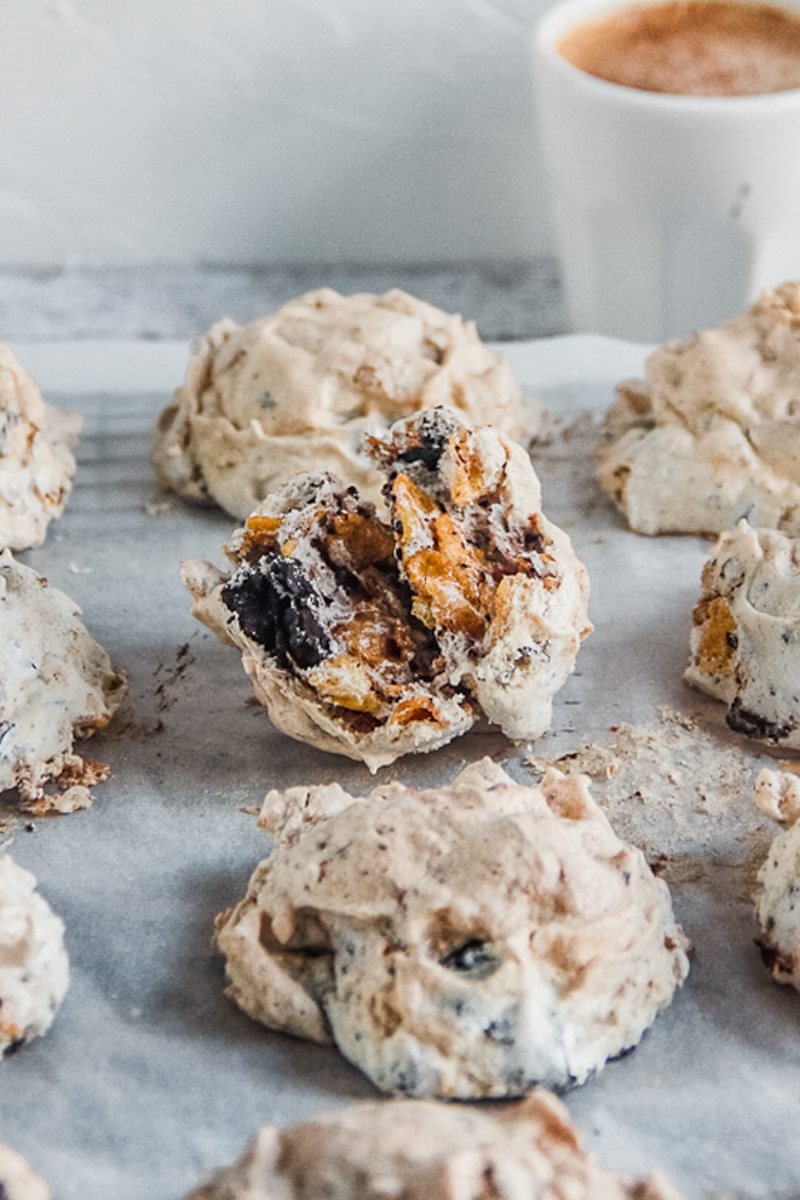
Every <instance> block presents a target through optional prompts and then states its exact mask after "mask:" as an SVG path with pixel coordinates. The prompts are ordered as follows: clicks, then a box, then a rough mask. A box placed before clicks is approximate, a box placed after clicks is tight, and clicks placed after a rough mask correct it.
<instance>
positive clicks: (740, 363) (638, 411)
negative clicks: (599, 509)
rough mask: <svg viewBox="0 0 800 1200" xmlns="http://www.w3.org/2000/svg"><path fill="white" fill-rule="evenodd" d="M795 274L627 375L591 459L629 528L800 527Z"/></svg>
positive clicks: (799, 308) (799, 295)
mask: <svg viewBox="0 0 800 1200" xmlns="http://www.w3.org/2000/svg"><path fill="white" fill-rule="evenodd" d="M799 395H800V283H786V284H783V286H781V287H779V288H777V289H776V290H775V291H773V292H766V293H765V294H764V295H762V296H761V298H760V299H759V300H758V301H757V302H756V303H755V304H754V305H753V306H752V307H751V309H750V310H749V312H748V313H746V314H745V315H743V316H738V317H735V318H734V319H733V320H730V321H728V322H726V323H725V324H724V325H722V326H720V327H719V328H717V329H708V330H704V331H703V332H702V333H697V334H695V335H694V337H692V338H690V339H688V340H687V341H672V342H667V343H665V344H664V345H662V346H660V347H658V349H657V350H655V351H654V353H652V354H651V355H650V357H649V358H648V360H647V364H646V380H641V381H639V380H637V381H633V382H626V383H623V384H621V385H620V386H619V388H618V399H617V402H616V404H614V405H613V406H612V408H611V409H610V411H609V413H608V416H607V418H606V422H605V427H604V440H603V442H602V444H601V447H600V450H599V453H598V460H599V471H598V477H599V480H600V483H601V485H602V487H603V489H604V491H606V492H607V493H608V495H609V496H610V497H611V499H612V500H613V501H614V503H615V504H616V505H617V507H618V508H619V509H620V510H621V511H622V513H623V514H624V515H625V517H626V519H627V521H628V524H629V525H630V527H631V528H632V529H633V530H635V531H636V532H637V533H644V534H658V533H721V532H723V531H724V530H726V529H730V528H732V527H733V526H734V525H735V524H736V523H737V521H739V519H740V518H742V517H747V518H748V520H749V521H750V522H751V523H752V524H753V525H758V526H761V527H764V528H770V529H781V530H784V531H785V532H786V533H789V534H791V535H793V536H796V535H799V534H800V449H798V446H800V403H798V396H799Z"/></svg>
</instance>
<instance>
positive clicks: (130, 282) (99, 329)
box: [0, 258, 564, 341]
mask: <svg viewBox="0 0 800 1200" xmlns="http://www.w3.org/2000/svg"><path fill="white" fill-rule="evenodd" d="M323 286H327V287H333V288H336V289H337V290H338V291H342V292H355V291H377V292H381V291H385V290H387V289H388V288H391V287H401V288H405V289H406V290H407V291H409V292H412V293H413V294H414V295H417V296H420V297H422V298H423V299H425V300H429V301H430V302H431V303H433V304H437V305H439V306H440V307H442V308H444V309H447V310H448V311H451V312H460V313H462V314H463V315H464V316H465V317H469V318H470V319H472V320H474V321H475V322H476V323H477V325H478V329H479V330H480V332H481V334H482V336H483V337H485V338H487V339H490V340H496V341H500V340H504V339H518V338H533V337H544V336H547V335H548V334H554V333H563V332H564V323H563V317H562V309H561V296H560V291H559V285H558V271H557V267H556V264H555V263H554V261H553V260H552V259H549V258H547V259H539V260H537V261H534V262H504V263H482V264H476V263H466V264H461V265H455V266H446V267H442V266H392V265H384V266H371V267H352V266H325V265H319V266H313V267H312V266H307V267H291V266H276V267H250V268H248V267H214V266H198V267H102V268H94V269H90V268H80V269H78V268H70V269H64V270H30V271H21V270H13V271H11V270H0V337H2V338H4V339H7V340H9V341H34V340H42V341H50V340H67V339H76V338H77V339H86V338H147V339H163V338H189V337H192V336H193V335H194V334H196V333H198V332H200V331H202V330H204V329H206V328H208V326H209V325H211V324H212V322H214V321H216V320H217V319H218V318H219V317H221V316H224V315H227V316H230V317H233V318H235V319H236V320H238V321H249V320H252V319H254V318H255V317H260V316H264V315H265V314H266V313H269V312H272V311H273V310H274V309H275V308H277V307H279V306H280V305H281V304H283V303H285V302H286V301H287V300H289V299H291V297H292V296H296V295H298V294H300V293H301V292H305V291H308V290H310V289H311V288H316V287H323Z"/></svg>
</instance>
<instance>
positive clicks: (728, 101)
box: [533, 0, 800, 116]
mask: <svg viewBox="0 0 800 1200" xmlns="http://www.w3.org/2000/svg"><path fill="white" fill-rule="evenodd" d="M669 2H670V0H560V2H559V3H557V4H555V5H553V7H552V8H549V9H548V11H547V12H546V13H545V14H544V15H543V16H542V17H541V18H540V19H539V21H538V22H537V23H536V25H535V26H534V28H533V46H534V49H535V51H536V53H538V54H539V55H540V56H541V57H542V58H543V59H545V60H546V61H547V62H548V63H549V65H550V66H551V67H552V68H553V69H555V70H558V71H559V72H560V73H561V74H562V76H563V77H564V78H566V79H570V80H572V82H573V84H574V85H576V86H579V87H583V88H584V89H586V90H587V91H588V92H594V93H595V94H596V95H597V97H598V99H601V98H604V99H606V100H617V101H618V102H620V103H626V104H635V105H638V106H639V107H641V108H653V109H660V110H662V111H666V110H673V111H677V110H680V111H683V112H694V113H697V114H698V115H699V114H700V113H703V114H705V115H709V114H718V115H724V116H730V115H732V114H733V113H739V112H748V113H758V112H763V111H764V110H766V109H772V110H774V109H790V108H795V107H798V106H800V87H795V88H785V89H784V90H783V91H780V92H756V93H750V94H747V95H744V96H693V95H687V94H686V93H682V92H648V91H645V90H644V89H642V88H635V87H630V86H629V85H628V84H624V83H614V82H613V81H612V80H610V79H599V78H598V77H597V76H596V75H590V74H589V72H588V71H584V70H582V69H581V68H580V67H576V66H574V65H573V63H571V62H569V61H568V60H567V59H566V58H564V56H563V55H562V54H559V52H558V49H557V47H556V39H557V37H558V36H559V35H560V34H562V33H566V32H567V30H568V29H570V28H572V27H573V25H575V24H577V23H580V21H582V20H583V21H590V20H592V19H593V18H594V17H601V16H603V15H604V14H605V13H612V12H618V11H619V10H621V9H625V8H635V7H636V8H638V7H645V6H646V7H648V8H653V7H656V6H657V5H659V4H665V3H669ZM712 2H713V0H712ZM733 2H734V3H742V4H747V3H748V2H750V3H752V2H753V0H733ZM755 2H756V3H764V2H767V0H755ZM768 3H769V5H770V7H774V8H783V9H785V10H787V11H790V12H792V13H794V14H795V15H796V16H798V17H799V18H800V4H798V3H796V2H795V3H792V2H791V0H789V2H788V3H787V0H768ZM573 14H574V19H571V17H572V16H573Z"/></svg>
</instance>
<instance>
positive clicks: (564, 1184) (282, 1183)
mask: <svg viewBox="0 0 800 1200" xmlns="http://www.w3.org/2000/svg"><path fill="white" fill-rule="evenodd" d="M279 1197H280V1200H389V1198H390V1197H396V1198H397V1200H399V1198H400V1197H402V1200H455V1198H456V1197H463V1198H464V1200H466V1198H467V1197H474V1198H475V1200H479V1198H485V1200H490V1197H491V1200H680V1198H679V1196H678V1193H677V1192H676V1191H675V1190H674V1189H673V1188H672V1187H671V1185H670V1184H668V1183H667V1181H666V1180H665V1179H664V1178H663V1177H662V1176H661V1175H660V1173H658V1172H656V1173H654V1174H653V1175H651V1176H650V1178H649V1179H647V1180H638V1181H637V1180H633V1179H631V1178H629V1177H627V1176H622V1175H617V1174H614V1173H612V1172H610V1171H604V1170H602V1169H601V1168H600V1167H598V1166H597V1164H596V1163H595V1161H594V1159H593V1158H592V1156H591V1155H589V1154H587V1152H586V1150H585V1149H584V1148H583V1146H582V1144H581V1141H580V1138H579V1136H578V1133H577V1131H576V1129H575V1127H574V1126H573V1124H572V1122H571V1120H570V1117H569V1113H568V1112H567V1110H566V1108H565V1107H564V1105H563V1104H561V1103H560V1102H559V1101H558V1100H557V1099H556V1098H555V1096H552V1095H551V1094H550V1093H549V1092H546V1091H545V1090H544V1089H541V1088H540V1089H537V1090H536V1091H535V1092H534V1093H533V1094H532V1095H531V1096H530V1097H529V1098H528V1099H527V1100H523V1101H520V1102H519V1103H518V1104H514V1105H510V1106H508V1107H507V1108H505V1109H504V1110H501V1111H497V1110H495V1111H488V1112H487V1111H485V1110H479V1109H477V1108H468V1107H466V1106H460V1105H459V1106H457V1105H451V1104H437V1103H434V1102H432V1101H426V1100H388V1101H383V1102H378V1103H375V1102H371V1103H370V1102H366V1103H362V1104H353V1105H350V1106H349V1107H347V1108H340V1109H336V1110H335V1111H333V1112H327V1113H323V1114H322V1115H321V1116H318V1117H314V1118H312V1119H311V1120H307V1121H302V1122H299V1123H297V1124H295V1125H290V1126H288V1128H286V1129H280V1130H279V1129H276V1128H275V1127H274V1126H271V1125H266V1126H264V1128H263V1129H261V1131H260V1132H259V1134H258V1136H257V1138H256V1140H255V1141H254V1142H253V1143H252V1145H251V1146H249V1147H248V1149H247V1150H246V1151H245V1152H244V1154H243V1155H242V1156H241V1158H240V1159H239V1160H238V1161H237V1162H236V1163H234V1164H233V1166H231V1167H229V1168H228V1169H227V1170H223V1171H219V1172H218V1173H217V1174H216V1175H215V1176H213V1178H211V1179H210V1180H209V1181H208V1182H207V1183H206V1184H205V1185H204V1186H202V1187H200V1188H199V1189H197V1190H196V1191H194V1192H192V1193H191V1195H190V1196H188V1197H187V1198H186V1200H279Z"/></svg>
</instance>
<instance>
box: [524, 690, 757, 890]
mask: <svg viewBox="0 0 800 1200" xmlns="http://www.w3.org/2000/svg"><path fill="white" fill-rule="evenodd" d="M526 762H527V764H528V766H530V767H531V768H532V769H533V770H534V771H535V772H536V773H537V774H539V775H541V774H542V773H543V772H544V771H545V770H546V769H547V768H548V767H549V766H555V767H558V769H559V770H561V771H566V772H580V773H583V774H585V775H588V776H589V777H590V778H591V780H592V784H593V787H592V791H593V793H594V795H595V796H596V797H597V800H598V802H599V803H600V804H601V805H602V806H603V808H604V809H605V811H606V814H607V816H608V818H609V820H610V821H611V823H612V825H613V826H614V829H615V830H616V832H617V833H618V834H619V835H620V837H623V838H626V839H627V840H629V841H631V842H633V843H634V845H637V846H639V847H640V848H641V849H642V850H643V851H644V853H645V854H646V855H647V856H648V858H649V859H650V861H651V863H652V864H653V866H654V867H655V868H656V869H657V870H659V871H660V873H661V874H663V875H664V877H665V878H666V879H668V880H669V881H670V882H673V883H676V882H690V881H694V880H700V879H703V878H704V877H705V876H706V875H707V874H708V873H710V872H711V871H713V870H714V869H715V868H720V867H722V868H725V867H737V868H738V867H747V866H748V864H755V867H752V865H751V866H750V873H751V874H753V876H754V874H755V871H757V869H758V865H760V862H761V861H763V859H764V856H765V855H766V852H767V848H768V846H769V842H770V838H771V830H770V828H769V824H768V822H766V821H765V820H764V818H763V816H762V814H761V813H759V812H758V810H757V809H756V807H755V805H754V804H753V801H752V794H753V781H754V778H755V775H756V773H757V771H758V770H759V769H760V768H761V767H762V766H764V765H766V764H769V765H774V762H775V760H774V759H771V758H768V757H767V756H765V755H760V754H754V753H751V752H750V751H748V750H746V749H743V748H742V747H741V745H739V744H737V742H736V740H735V739H734V738H733V737H731V736H728V735H726V734H724V733H720V732H718V731H716V730H708V729H704V728H702V727H701V726H700V725H699V724H698V722H697V721H696V720H695V719H694V718H693V717H692V716H690V715H688V714H686V713H679V712H674V711H672V710H671V709H666V708H662V709H659V713H658V722H657V723H656V724H654V725H652V726H632V725H626V724H621V725H616V726H611V728H610V729H609V732H608V738H607V740H604V741H602V742H599V741H594V742H591V743H584V744H582V745H581V746H579V747H578V748H577V749H576V750H574V751H571V752H568V753H564V754H561V755H560V756H559V757H557V758H555V759H547V758H543V757H539V756H536V755H530V756H528V757H527V759H526Z"/></svg>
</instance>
